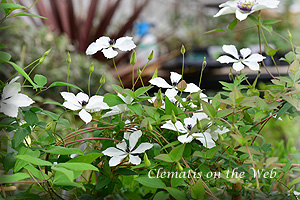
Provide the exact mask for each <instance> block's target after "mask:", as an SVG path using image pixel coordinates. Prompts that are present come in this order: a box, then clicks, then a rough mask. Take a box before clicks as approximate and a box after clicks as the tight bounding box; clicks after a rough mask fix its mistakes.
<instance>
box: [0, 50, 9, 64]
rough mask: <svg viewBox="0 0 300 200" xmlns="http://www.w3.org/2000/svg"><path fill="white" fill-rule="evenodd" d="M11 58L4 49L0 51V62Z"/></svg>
mask: <svg viewBox="0 0 300 200" xmlns="http://www.w3.org/2000/svg"><path fill="white" fill-rule="evenodd" d="M10 59H11V55H10V54H9V53H6V52H4V51H0V63H2V62H7V61H9V60H10Z"/></svg>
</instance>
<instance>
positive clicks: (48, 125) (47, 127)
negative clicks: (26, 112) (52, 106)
mask: <svg viewBox="0 0 300 200" xmlns="http://www.w3.org/2000/svg"><path fill="white" fill-rule="evenodd" d="M51 129H52V122H49V123H48V124H47V125H46V128H45V130H46V131H49V130H51Z"/></svg>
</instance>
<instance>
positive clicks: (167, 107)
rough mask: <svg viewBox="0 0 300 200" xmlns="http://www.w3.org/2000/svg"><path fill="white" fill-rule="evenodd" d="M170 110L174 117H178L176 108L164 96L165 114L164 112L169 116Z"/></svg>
mask: <svg viewBox="0 0 300 200" xmlns="http://www.w3.org/2000/svg"><path fill="white" fill-rule="evenodd" d="M172 110H173V111H174V113H175V115H178V111H177V108H176V106H175V105H174V104H173V103H172V102H171V101H170V100H169V98H168V97H167V96H166V97H165V112H166V114H167V115H171V114H172Z"/></svg>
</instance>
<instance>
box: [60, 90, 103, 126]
mask: <svg viewBox="0 0 300 200" xmlns="http://www.w3.org/2000/svg"><path fill="white" fill-rule="evenodd" d="M60 94H61V96H62V97H63V98H64V99H65V100H66V101H65V102H64V103H63V106H64V107H66V108H68V109H70V110H74V111H76V110H80V112H79V117H80V118H81V119H82V120H83V121H84V122H85V123H89V122H90V121H92V115H91V114H90V113H93V112H97V111H100V110H103V109H109V106H108V105H107V104H106V103H105V102H103V97H102V96H99V95H94V96H92V97H91V98H89V96H88V95H87V94H85V93H83V92H79V93H78V94H77V95H76V96H75V95H74V94H73V93H71V92H61V93H60Z"/></svg>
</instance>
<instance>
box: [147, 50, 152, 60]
mask: <svg viewBox="0 0 300 200" xmlns="http://www.w3.org/2000/svg"><path fill="white" fill-rule="evenodd" d="M152 59H153V50H152V51H151V53H150V55H149V56H148V60H149V61H150V60H152Z"/></svg>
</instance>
